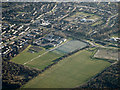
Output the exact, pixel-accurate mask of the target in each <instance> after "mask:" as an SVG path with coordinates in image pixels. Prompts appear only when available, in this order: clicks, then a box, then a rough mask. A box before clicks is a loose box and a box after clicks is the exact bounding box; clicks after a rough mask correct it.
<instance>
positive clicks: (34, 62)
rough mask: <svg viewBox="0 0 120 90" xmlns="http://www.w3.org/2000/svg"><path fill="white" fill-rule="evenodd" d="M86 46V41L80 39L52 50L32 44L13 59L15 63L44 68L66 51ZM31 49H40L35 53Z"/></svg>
mask: <svg viewBox="0 0 120 90" xmlns="http://www.w3.org/2000/svg"><path fill="white" fill-rule="evenodd" d="M85 46H86V43H83V42H81V41H78V40H71V41H68V42H66V43H64V44H63V45H61V46H60V47H57V48H56V49H55V50H52V51H47V50H45V49H44V48H42V47H35V46H31V45H30V46H28V48H26V49H25V50H24V51H23V52H21V53H20V54H18V55H17V56H16V57H15V58H13V59H12V61H13V62H15V63H19V64H23V65H26V66H29V67H33V68H37V69H40V70H43V69H44V68H45V67H46V66H48V65H50V64H52V63H53V62H52V61H53V60H55V59H57V58H59V57H61V56H63V55H64V54H66V53H69V52H71V51H74V50H76V49H80V48H83V47H85ZM31 49H35V50H37V49H40V50H38V52H34V53H33V51H34V50H33V51H31Z"/></svg>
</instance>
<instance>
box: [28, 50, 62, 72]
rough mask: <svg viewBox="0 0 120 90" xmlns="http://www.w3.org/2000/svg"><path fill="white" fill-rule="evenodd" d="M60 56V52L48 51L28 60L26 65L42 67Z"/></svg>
mask: <svg viewBox="0 0 120 90" xmlns="http://www.w3.org/2000/svg"><path fill="white" fill-rule="evenodd" d="M59 57H61V55H60V54H57V53H54V52H48V53H46V54H44V55H42V56H40V57H39V58H37V59H34V60H33V61H30V62H28V63H27V64H26V65H27V66H29V67H33V68H37V69H40V70H42V69H44V68H45V67H46V66H48V65H50V64H52V63H53V62H52V61H53V60H55V59H57V58H59Z"/></svg>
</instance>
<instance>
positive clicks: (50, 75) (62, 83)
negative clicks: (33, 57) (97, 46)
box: [22, 50, 110, 88]
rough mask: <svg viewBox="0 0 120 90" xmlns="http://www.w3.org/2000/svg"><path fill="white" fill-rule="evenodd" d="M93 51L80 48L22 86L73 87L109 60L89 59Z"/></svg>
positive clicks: (97, 70) (107, 63) (89, 76)
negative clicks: (80, 49)
mask: <svg viewBox="0 0 120 90" xmlns="http://www.w3.org/2000/svg"><path fill="white" fill-rule="evenodd" d="M92 53H93V51H87V50H82V51H79V52H77V53H75V54H73V55H71V56H69V57H67V58H65V59H63V60H61V61H59V62H58V64H56V65H54V66H52V67H51V68H50V69H48V70H46V71H45V72H43V73H42V74H40V75H39V76H37V77H35V78H34V79H32V80H31V81H29V82H28V83H27V84H25V85H24V86H23V87H22V88H74V87H76V86H80V85H82V84H84V83H85V82H86V81H88V80H89V79H90V78H92V77H93V76H95V75H96V74H98V73H99V72H100V71H102V70H103V69H104V68H105V67H108V66H109V65H110V63H109V62H107V61H104V60H100V59H99V60H98V59H91V58H90V56H91V55H92Z"/></svg>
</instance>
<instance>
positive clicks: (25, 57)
mask: <svg viewBox="0 0 120 90" xmlns="http://www.w3.org/2000/svg"><path fill="white" fill-rule="evenodd" d="M30 47H31V45H29V46H28V47H27V48H26V49H25V50H24V51H22V52H21V53H20V54H18V55H17V56H16V57H14V58H13V59H12V60H11V61H13V62H15V63H18V64H24V63H25V62H27V61H29V60H30V59H32V58H34V57H36V56H38V55H40V54H42V53H44V52H45V50H44V49H43V50H41V51H39V52H38V53H30V52H28V50H29V48H30Z"/></svg>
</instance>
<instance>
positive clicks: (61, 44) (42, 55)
mask: <svg viewBox="0 0 120 90" xmlns="http://www.w3.org/2000/svg"><path fill="white" fill-rule="evenodd" d="M65 43H66V42H65ZM65 43H63V44H65ZM63 44H61V45H59V46H56V47H55V48H53V49H50V50H48V51H46V52H45V53H43V54H41V55H39V56H37V57H35V58H33V59H31V60H29V61H27V62H25V63H24V64H23V65H26V64H27V63H29V62H32V61H33V60H35V59H37V58H39V57H41V56H43V55H45V54H46V53H48V52H50V51H53V50H55V49H56V48H58V47H60V46H62V45H63Z"/></svg>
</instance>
